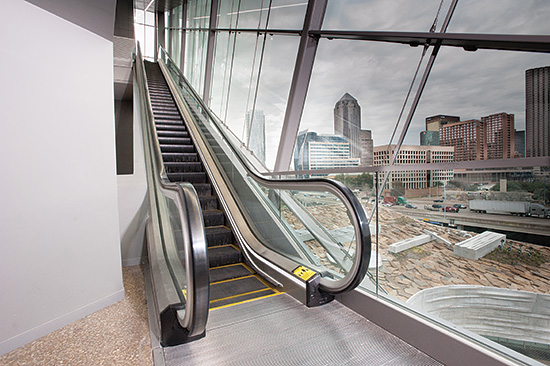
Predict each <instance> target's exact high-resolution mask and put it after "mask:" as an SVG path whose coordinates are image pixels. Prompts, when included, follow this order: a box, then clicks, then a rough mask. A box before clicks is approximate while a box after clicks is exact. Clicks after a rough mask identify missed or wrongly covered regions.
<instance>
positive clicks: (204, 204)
mask: <svg viewBox="0 0 550 366" xmlns="http://www.w3.org/2000/svg"><path fill="white" fill-rule="evenodd" d="M193 185H195V183H193ZM199 201H200V203H201V209H202V210H216V209H217V208H218V198H217V197H215V196H201V195H199Z"/></svg>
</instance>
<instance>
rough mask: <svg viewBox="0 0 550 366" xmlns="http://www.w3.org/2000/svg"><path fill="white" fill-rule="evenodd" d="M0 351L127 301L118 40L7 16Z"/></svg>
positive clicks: (19, 3)
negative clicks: (117, 119)
mask: <svg viewBox="0 0 550 366" xmlns="http://www.w3.org/2000/svg"><path fill="white" fill-rule="evenodd" d="M0 59H1V60H2V61H1V66H0V80H1V82H0V125H1V129H2V130H1V132H0V175H1V177H2V178H1V180H0V294H1V295H0V354H4V353H6V352H8V351H10V350H12V349H14V348H17V347H19V346H21V345H23V344H25V343H27V342H30V341H32V340H34V339H36V338H38V337H40V336H42V335H44V334H47V333H48V332H50V331H52V330H54V329H57V328H59V327H61V326H64V325H66V324H68V323H70V322H72V321H74V320H77V319H79V318H81V317H83V316H85V315H87V314H89V313H92V312H94V311H96V310H99V309H100V308H102V307H104V306H107V305H109V304H111V303H113V302H116V301H118V300H120V299H122V298H123V296H124V291H123V287H122V273H121V255H120V242H119V221H118V207H117V179H116V170H115V148H114V147H115V141H114V107H113V55H112V43H111V42H110V41H108V40H106V39H105V38H102V37H100V36H98V35H96V34H93V33H91V32H89V31H87V30H84V29H83V28H80V27H78V26H76V25H74V24H72V23H69V22H67V21H65V20H63V19H61V18H59V17H57V16H55V15H52V14H50V13H48V12H46V11H44V10H42V9H39V8H37V7H35V6H34V5H31V4H29V3H27V2H25V1H23V0H4V1H3V2H2V12H1V15H0Z"/></svg>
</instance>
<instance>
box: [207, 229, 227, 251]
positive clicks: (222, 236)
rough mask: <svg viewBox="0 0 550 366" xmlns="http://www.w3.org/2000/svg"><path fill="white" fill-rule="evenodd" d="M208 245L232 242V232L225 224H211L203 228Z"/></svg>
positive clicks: (213, 245)
mask: <svg viewBox="0 0 550 366" xmlns="http://www.w3.org/2000/svg"><path fill="white" fill-rule="evenodd" d="M204 232H205V234H206V242H207V243H208V246H209V247H215V246H218V245H225V244H232V243H233V241H234V240H233V232H232V231H231V229H230V228H228V227H227V226H211V227H206V228H205V229H204Z"/></svg>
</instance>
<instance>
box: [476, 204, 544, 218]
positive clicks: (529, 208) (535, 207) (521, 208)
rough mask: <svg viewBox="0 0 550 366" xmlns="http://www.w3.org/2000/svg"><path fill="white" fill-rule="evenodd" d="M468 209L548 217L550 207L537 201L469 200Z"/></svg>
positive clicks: (481, 211)
mask: <svg viewBox="0 0 550 366" xmlns="http://www.w3.org/2000/svg"><path fill="white" fill-rule="evenodd" d="M469 208H470V211H474V212H480V213H492V214H505V215H520V216H537V217H545V218H550V209H548V208H546V207H544V206H543V205H541V204H539V203H529V202H520V201H489V200H470V201H469Z"/></svg>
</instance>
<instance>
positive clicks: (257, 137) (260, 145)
mask: <svg viewBox="0 0 550 366" xmlns="http://www.w3.org/2000/svg"><path fill="white" fill-rule="evenodd" d="M251 112H252V111H249V112H247V113H246V120H245V132H244V142H245V145H246V146H248V149H249V150H250V151H252V152H253V153H254V155H255V156H256V157H257V158H258V160H260V161H261V162H262V163H265V115H264V112H263V111H259V110H256V111H254V117H253V118H250V117H251V114H252V113H251Z"/></svg>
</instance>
